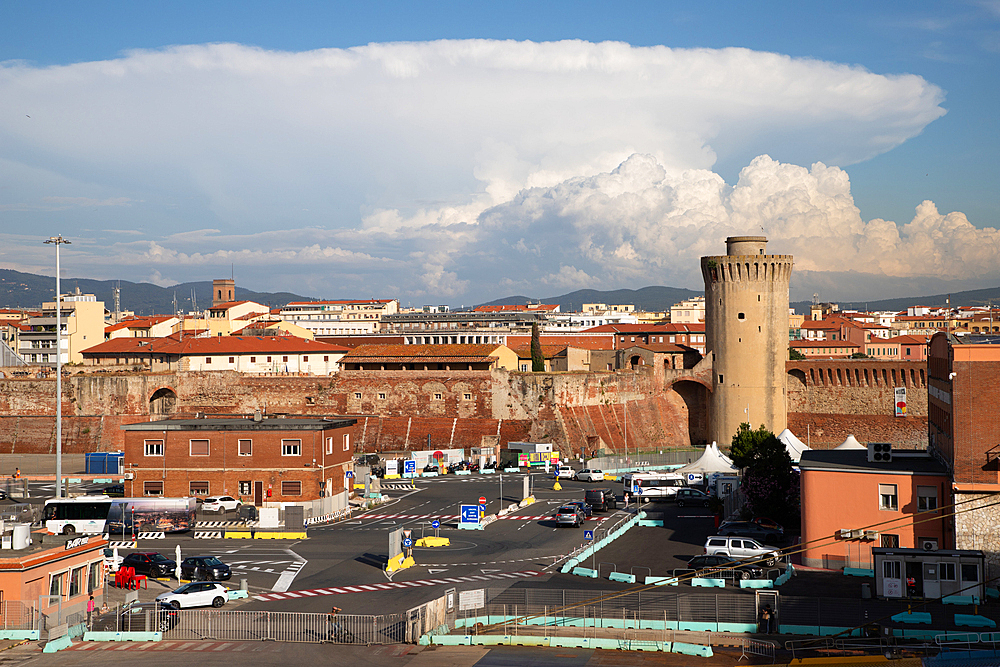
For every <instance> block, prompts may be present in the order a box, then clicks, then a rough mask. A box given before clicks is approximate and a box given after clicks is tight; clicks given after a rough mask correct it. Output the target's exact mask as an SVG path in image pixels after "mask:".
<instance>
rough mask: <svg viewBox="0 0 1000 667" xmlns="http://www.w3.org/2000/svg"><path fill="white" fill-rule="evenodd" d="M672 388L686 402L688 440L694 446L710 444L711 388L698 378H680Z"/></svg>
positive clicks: (685, 415)
mask: <svg viewBox="0 0 1000 667" xmlns="http://www.w3.org/2000/svg"><path fill="white" fill-rule="evenodd" d="M670 388H671V389H672V390H673V391H674V392H675V393H676V394H677V395H678V396H680V397H681V400H682V401H683V402H684V409H683V411H684V413H685V414H684V415H683V416H684V417H685V418H686V419H687V432H688V440H689V442H690V443H691V444H692V445H702V444H705V443H707V442H708V404H709V394H710V393H711V388H710V387H709V386H708V385H706V384H705V383H703V382H702V381H701V380H699V379H697V378H680V379H678V380H677V381H675V382H674V383H673V384H672V385H671V386H670Z"/></svg>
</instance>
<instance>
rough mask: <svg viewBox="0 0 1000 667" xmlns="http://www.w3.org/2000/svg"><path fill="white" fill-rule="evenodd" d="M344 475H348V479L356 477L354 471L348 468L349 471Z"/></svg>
mask: <svg viewBox="0 0 1000 667" xmlns="http://www.w3.org/2000/svg"><path fill="white" fill-rule="evenodd" d="M344 477H346V478H347V479H351V478H352V477H354V471H353V470H348V471H347V472H345V473H344Z"/></svg>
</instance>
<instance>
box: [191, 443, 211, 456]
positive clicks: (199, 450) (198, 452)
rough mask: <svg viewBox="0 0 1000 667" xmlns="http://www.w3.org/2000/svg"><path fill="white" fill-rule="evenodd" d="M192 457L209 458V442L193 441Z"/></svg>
mask: <svg viewBox="0 0 1000 667" xmlns="http://www.w3.org/2000/svg"><path fill="white" fill-rule="evenodd" d="M190 447H191V456H208V440H191V442H190Z"/></svg>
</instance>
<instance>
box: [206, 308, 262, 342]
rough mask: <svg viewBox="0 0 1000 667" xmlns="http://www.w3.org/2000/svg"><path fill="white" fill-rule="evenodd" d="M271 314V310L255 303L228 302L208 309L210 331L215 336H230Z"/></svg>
mask: <svg viewBox="0 0 1000 667" xmlns="http://www.w3.org/2000/svg"><path fill="white" fill-rule="evenodd" d="M270 313H271V309H270V308H268V307H267V306H262V305H261V304H259V303H255V302H253V301H226V302H225V303H220V304H216V305H214V306H212V307H211V308H209V309H208V330H209V331H211V332H212V335H213V336H228V335H229V334H231V333H233V331H238V330H240V329H242V328H243V327H244V326H246V324H247V322H249V321H253V319H254V318H255V317H256V318H260V319H263V318H266V317H268V316H269V315H270ZM248 315H249V316H250V317H247V316H248Z"/></svg>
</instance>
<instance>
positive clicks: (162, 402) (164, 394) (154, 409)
mask: <svg viewBox="0 0 1000 667" xmlns="http://www.w3.org/2000/svg"><path fill="white" fill-rule="evenodd" d="M175 410H177V393H176V392H174V390H173V389H171V388H170V387H160V388H159V389H157V390H156V391H154V392H153V395H152V396H150V397H149V414H150V415H163V416H166V415H172V414H173V413H174V411H175Z"/></svg>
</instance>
